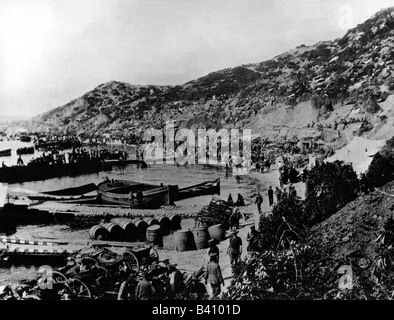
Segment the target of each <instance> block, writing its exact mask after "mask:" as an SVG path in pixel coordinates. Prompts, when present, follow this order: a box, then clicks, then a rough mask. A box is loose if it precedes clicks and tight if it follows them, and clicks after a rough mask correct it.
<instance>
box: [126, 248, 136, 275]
mask: <svg viewBox="0 0 394 320" xmlns="http://www.w3.org/2000/svg"><path fill="white" fill-rule="evenodd" d="M123 256H124V261H125V262H126V264H127V267H128V268H129V269H130V271H131V272H134V273H138V272H139V271H140V263H139V261H138V259H137V257H136V256H135V254H134V253H132V252H130V251H126V252H125V253H124V254H123Z"/></svg>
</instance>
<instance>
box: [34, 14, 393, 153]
mask: <svg viewBox="0 0 394 320" xmlns="http://www.w3.org/2000/svg"><path fill="white" fill-rule="evenodd" d="M393 40H394V8H389V9H385V10H382V11H380V12H378V13H377V14H375V15H374V16H373V17H371V18H370V19H369V20H367V21H366V22H364V23H363V24H361V25H358V26H357V27H356V28H354V29H351V30H349V31H348V32H347V34H346V35H345V36H344V37H343V38H341V39H336V40H333V41H326V42H319V43H317V44H315V45H312V46H305V45H301V46H299V47H297V48H295V49H293V50H290V51H288V52H285V53H283V54H281V55H278V56H276V57H274V58H273V59H271V60H268V61H264V62H261V63H256V64H245V65H242V66H238V67H235V68H229V69H225V70H220V71H217V72H213V73H210V74H208V75H206V76H204V77H202V78H199V79H197V80H193V81H190V82H187V83H185V84H183V85H179V86H154V85H146V86H137V85H131V84H127V83H121V82H116V81H113V82H108V83H104V84H101V85H99V86H97V87H96V88H95V89H93V90H92V91H90V92H87V93H86V94H84V95H83V96H82V97H79V98H77V99H75V100H73V101H71V102H69V103H67V104H66V105H64V106H61V107H58V108H56V109H54V110H51V111H49V112H47V113H45V114H42V115H40V116H38V117H36V118H34V119H33V120H32V121H30V122H29V128H30V129H31V130H44V129H47V128H51V129H52V130H61V131H68V132H76V133H78V134H80V135H83V136H89V135H90V136H91V135H101V134H104V133H110V134H112V135H113V136H118V137H120V136H125V137H127V136H129V135H131V134H135V135H141V133H142V132H143V131H144V130H145V129H146V128H150V127H154V128H158V129H159V128H162V127H163V126H164V125H165V121H166V120H176V121H177V123H178V124H179V125H180V127H188V128H190V127H192V128H193V127H196V126H198V127H199V128H201V127H206V128H219V127H220V128H233V127H237V128H251V129H252V132H253V134H254V135H263V136H265V137H268V138H280V137H287V138H289V137H292V136H294V135H296V136H298V137H315V138H319V137H320V138H321V139H322V140H324V141H325V142H327V143H332V145H333V146H334V147H336V148H339V147H341V146H343V145H345V144H347V143H348V142H349V141H351V140H352V137H354V136H363V137H366V138H369V139H388V138H390V137H391V135H392V128H393V120H392V119H393V117H392V116H393V102H394V100H393V99H394V98H393V94H394V50H393V47H394V41H393ZM349 117H352V118H354V119H355V120H357V121H355V122H354V123H352V124H349V125H345V124H344V125H339V126H338V127H337V128H336V129H334V123H335V121H337V122H339V121H340V120H341V119H345V118H349ZM361 120H364V122H362V121H361ZM313 121H314V122H315V123H317V122H320V123H321V124H323V128H322V129H320V130H317V129H316V127H314V128H311V129H309V128H307V125H308V124H311V123H312V122H313ZM329 125H331V126H332V127H331V128H329Z"/></svg>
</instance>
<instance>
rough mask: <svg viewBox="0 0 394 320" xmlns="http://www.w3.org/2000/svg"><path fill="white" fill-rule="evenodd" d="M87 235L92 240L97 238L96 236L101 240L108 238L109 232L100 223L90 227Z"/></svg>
mask: <svg viewBox="0 0 394 320" xmlns="http://www.w3.org/2000/svg"><path fill="white" fill-rule="evenodd" d="M89 236H90V239H92V240H97V239H98V237H100V238H101V240H106V239H108V236H109V232H108V230H107V229H106V228H104V227H103V226H102V225H96V226H93V227H91V228H90V230H89Z"/></svg>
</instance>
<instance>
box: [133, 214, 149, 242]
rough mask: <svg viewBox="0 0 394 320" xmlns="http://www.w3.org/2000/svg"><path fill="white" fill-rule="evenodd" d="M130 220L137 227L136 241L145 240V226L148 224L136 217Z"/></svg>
mask: <svg viewBox="0 0 394 320" xmlns="http://www.w3.org/2000/svg"><path fill="white" fill-rule="evenodd" d="M132 222H133V223H134V225H135V226H136V228H137V239H138V241H145V240H146V228H148V227H149V226H148V224H147V223H146V221H144V220H142V219H139V218H136V219H133V220H132Z"/></svg>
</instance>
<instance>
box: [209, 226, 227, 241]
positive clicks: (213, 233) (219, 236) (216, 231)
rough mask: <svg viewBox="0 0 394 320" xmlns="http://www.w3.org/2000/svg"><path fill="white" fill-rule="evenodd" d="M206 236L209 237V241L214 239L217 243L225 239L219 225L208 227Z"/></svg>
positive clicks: (221, 227)
mask: <svg viewBox="0 0 394 320" xmlns="http://www.w3.org/2000/svg"><path fill="white" fill-rule="evenodd" d="M208 234H209V236H210V237H211V239H215V240H217V241H222V240H224V238H225V233H224V229H223V226H222V225H221V224H215V225H213V226H210V227H208Z"/></svg>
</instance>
